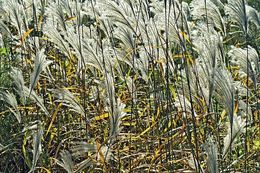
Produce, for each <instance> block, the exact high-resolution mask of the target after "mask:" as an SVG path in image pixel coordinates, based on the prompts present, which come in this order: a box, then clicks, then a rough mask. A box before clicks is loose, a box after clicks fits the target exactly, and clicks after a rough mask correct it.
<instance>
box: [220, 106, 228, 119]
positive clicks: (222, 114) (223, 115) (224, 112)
mask: <svg viewBox="0 0 260 173" xmlns="http://www.w3.org/2000/svg"><path fill="white" fill-rule="evenodd" d="M226 113H227V112H226V110H225V109H224V110H223V111H222V113H221V115H220V117H221V119H222V120H223V119H224V117H225V115H226Z"/></svg>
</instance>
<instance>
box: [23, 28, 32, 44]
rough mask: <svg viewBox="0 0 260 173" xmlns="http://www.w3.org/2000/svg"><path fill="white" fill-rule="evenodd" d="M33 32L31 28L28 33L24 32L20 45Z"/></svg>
mask: <svg viewBox="0 0 260 173" xmlns="http://www.w3.org/2000/svg"><path fill="white" fill-rule="evenodd" d="M32 31H33V28H32V29H29V30H28V31H26V32H25V33H24V34H23V35H22V38H21V44H20V45H22V44H23V43H24V41H25V39H26V38H27V37H28V35H29V34H30V33H31V32H32Z"/></svg>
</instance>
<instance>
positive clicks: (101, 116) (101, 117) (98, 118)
mask: <svg viewBox="0 0 260 173" xmlns="http://www.w3.org/2000/svg"><path fill="white" fill-rule="evenodd" d="M108 117H109V114H108V113H104V114H102V115H98V116H95V117H94V119H95V120H96V121H100V120H103V119H105V118H108Z"/></svg>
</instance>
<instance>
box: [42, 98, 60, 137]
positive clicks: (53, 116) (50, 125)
mask: <svg viewBox="0 0 260 173" xmlns="http://www.w3.org/2000/svg"><path fill="white" fill-rule="evenodd" d="M61 106H62V103H60V104H59V105H58V107H57V108H56V110H55V111H54V113H53V115H52V119H51V122H50V124H49V127H48V130H47V132H46V136H47V135H48V133H49V131H50V129H51V127H52V124H53V122H54V120H55V118H56V116H57V114H58V111H59V110H60V108H61Z"/></svg>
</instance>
